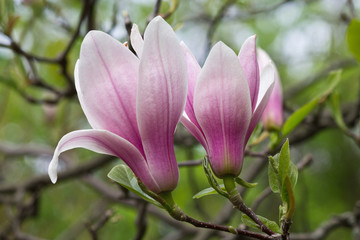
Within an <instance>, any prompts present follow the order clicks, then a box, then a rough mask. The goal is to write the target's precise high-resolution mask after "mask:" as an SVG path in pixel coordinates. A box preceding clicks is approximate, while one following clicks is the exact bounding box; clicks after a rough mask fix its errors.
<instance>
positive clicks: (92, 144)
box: [48, 129, 160, 192]
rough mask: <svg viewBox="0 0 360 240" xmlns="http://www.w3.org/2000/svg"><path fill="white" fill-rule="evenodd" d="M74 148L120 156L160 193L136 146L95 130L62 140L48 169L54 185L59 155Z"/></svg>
mask: <svg viewBox="0 0 360 240" xmlns="http://www.w3.org/2000/svg"><path fill="white" fill-rule="evenodd" d="M74 148H86V149H89V150H92V151H94V152H97V153H103V154H109V155H114V156H118V157H120V158H121V159H122V160H123V161H124V162H125V163H126V164H127V165H128V166H129V167H130V168H131V170H132V171H133V172H134V174H135V175H136V176H137V177H139V178H140V179H141V181H142V182H143V183H144V184H145V185H146V187H148V188H149V189H150V190H151V191H154V192H159V191H160V188H159V186H158V184H157V183H156V182H155V180H154V179H153V177H152V176H151V172H150V171H149V168H148V165H147V163H146V161H145V159H144V157H143V156H142V154H141V153H140V152H139V150H138V149H137V148H136V147H134V145H132V144H131V143H130V142H128V141H127V140H125V139H123V138H121V137H119V136H117V135H115V134H113V133H111V132H109V131H106V130H95V129H91V130H79V131H74V132H70V133H68V134H66V135H65V136H63V137H62V138H61V140H60V141H59V143H58V145H57V147H56V150H55V153H54V156H53V159H52V160H51V162H50V165H49V169H48V173H49V176H50V179H51V181H52V182H53V183H55V182H56V180H57V166H58V158H59V155H60V154H61V153H62V152H65V151H67V150H70V149H74Z"/></svg>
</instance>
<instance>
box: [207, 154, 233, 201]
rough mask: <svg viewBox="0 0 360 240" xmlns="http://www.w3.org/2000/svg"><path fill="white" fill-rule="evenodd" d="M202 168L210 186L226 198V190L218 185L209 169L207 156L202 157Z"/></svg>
mask: <svg viewBox="0 0 360 240" xmlns="http://www.w3.org/2000/svg"><path fill="white" fill-rule="evenodd" d="M203 169H204V172H205V175H206V177H207V179H208V182H209V184H210V186H211V187H212V188H213V189H215V190H216V192H217V193H218V194H220V195H222V196H224V197H226V198H228V193H227V192H226V191H224V190H223V189H222V188H221V186H220V185H219V183H218V182H217V181H216V179H215V177H214V175H213V173H212V171H211V169H210V164H209V160H208V158H207V157H205V158H204V160H203Z"/></svg>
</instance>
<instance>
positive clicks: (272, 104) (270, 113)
mask: <svg viewBox="0 0 360 240" xmlns="http://www.w3.org/2000/svg"><path fill="white" fill-rule="evenodd" d="M257 54H258V62H259V68H260V73H261V72H262V71H263V68H264V67H265V64H266V63H268V62H270V61H271V59H270V57H269V55H268V54H267V53H266V52H265V51H264V50H262V49H258V50H257ZM274 70H275V84H274V89H273V91H272V94H271V96H270V98H269V102H268V104H267V105H266V108H265V110H264V112H263V114H262V117H261V121H262V123H263V125H264V127H265V128H267V129H271V128H280V127H281V126H282V124H283V121H284V114H283V97H282V86H281V81H280V76H279V72H278V70H277V69H276V66H275V65H274Z"/></svg>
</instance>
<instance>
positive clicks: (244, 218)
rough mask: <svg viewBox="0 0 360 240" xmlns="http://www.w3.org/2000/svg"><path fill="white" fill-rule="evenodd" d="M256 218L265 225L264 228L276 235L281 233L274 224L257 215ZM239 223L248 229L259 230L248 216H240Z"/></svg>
mask: <svg viewBox="0 0 360 240" xmlns="http://www.w3.org/2000/svg"><path fill="white" fill-rule="evenodd" d="M257 217H258V218H259V219H260V220H261V221H262V222H263V223H264V224H265V226H267V227H268V228H270V229H271V230H273V231H274V232H276V233H281V229H280V227H279V225H278V224H277V223H276V222H274V221H271V220H269V219H267V218H265V217H262V216H259V215H257ZM241 221H242V222H243V223H244V224H245V225H246V226H248V227H250V228H255V229H260V227H259V225H258V224H256V223H255V222H254V221H253V220H252V219H251V218H250V217H249V216H247V215H245V214H242V215H241Z"/></svg>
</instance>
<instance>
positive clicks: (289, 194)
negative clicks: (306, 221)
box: [268, 140, 298, 219]
mask: <svg viewBox="0 0 360 240" xmlns="http://www.w3.org/2000/svg"><path fill="white" fill-rule="evenodd" d="M268 176H269V185H270V188H271V190H272V191H273V192H274V193H279V194H280V196H281V200H282V202H283V205H282V207H281V208H280V209H281V211H280V219H282V218H283V217H286V218H288V219H291V217H292V215H293V212H294V209H295V205H294V204H295V202H294V201H295V200H294V193H293V189H294V188H295V185H296V182H297V177H298V170H297V168H296V166H295V165H294V164H293V163H291V162H290V149H289V140H286V142H285V143H284V144H283V146H282V148H281V151H280V153H279V154H276V155H275V156H273V157H271V156H270V157H269V167H268Z"/></svg>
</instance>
